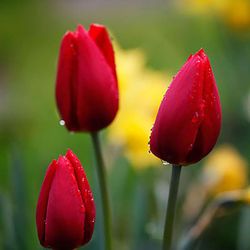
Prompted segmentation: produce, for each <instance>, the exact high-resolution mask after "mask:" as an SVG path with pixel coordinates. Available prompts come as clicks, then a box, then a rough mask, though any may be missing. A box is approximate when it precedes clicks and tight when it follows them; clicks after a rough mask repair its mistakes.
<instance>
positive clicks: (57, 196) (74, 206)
mask: <svg viewBox="0 0 250 250" xmlns="http://www.w3.org/2000/svg"><path fill="white" fill-rule="evenodd" d="M57 164H58V167H57V171H56V173H55V176H54V179H53V182H52V184H51V188H50V193H49V199H48V206H47V216H46V228H45V231H46V235H45V245H47V246H52V247H53V248H54V249H74V248H76V247H78V246H80V245H81V244H82V241H83V237H84V219H85V207H84V204H83V200H82V196H81V193H80V190H79V188H78V184H77V181H76V178H75V175H74V168H73V166H72V164H71V163H70V162H69V161H68V159H67V158H66V157H63V156H60V157H59V159H58V161H57Z"/></svg>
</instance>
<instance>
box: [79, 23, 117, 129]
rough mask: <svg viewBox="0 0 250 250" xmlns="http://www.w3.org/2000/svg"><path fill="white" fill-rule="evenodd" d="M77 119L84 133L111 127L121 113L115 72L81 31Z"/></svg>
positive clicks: (92, 42)
mask: <svg viewBox="0 0 250 250" xmlns="http://www.w3.org/2000/svg"><path fill="white" fill-rule="evenodd" d="M76 33H77V40H76V43H77V48H78V54H77V56H78V57H77V61H78V74H77V93H78V95H77V96H76V98H77V100H76V102H77V111H76V112H77V117H78V123H79V127H80V130H83V131H97V130H99V129H102V128H104V127H106V126H108V125H109V124H110V123H111V122H112V121H113V119H114V118H115V115H116V113H117V110H118V89H117V85H116V80H115V77H114V75H113V72H112V69H111V68H110V66H109V65H108V63H107V61H106V59H105V58H104V56H103V54H102V53H101V51H100V50H99V48H98V47H97V46H96V44H95V42H94V41H93V39H92V38H90V36H89V35H88V33H87V32H86V31H85V30H84V29H83V27H82V26H79V27H78V29H77V32H76Z"/></svg>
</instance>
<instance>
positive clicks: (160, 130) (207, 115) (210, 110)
mask: <svg viewBox="0 0 250 250" xmlns="http://www.w3.org/2000/svg"><path fill="white" fill-rule="evenodd" d="M220 128H221V105H220V98H219V94H218V90H217V86H216V82H215V79H214V75H213V72H212V69H211V66H210V62H209V59H208V57H207V55H206V54H205V52H204V51H203V50H200V51H198V52H197V53H196V54H195V55H191V56H190V57H189V58H188V60H187V62H186V63H185V64H184V66H183V67H182V68H181V70H180V71H179V72H178V74H177V75H176V77H175V78H174V79H173V81H172V83H171V85H170V86H169V89H168V90H167V92H166V94H165V96H164V98H163V100H162V103H161V105H160V108H159V111H158V114H157V117H156V121H155V124H154V126H153V129H152V133H151V137H150V150H151V152H152V153H153V154H154V155H156V156H157V157H159V158H160V159H162V160H163V161H166V162H168V163H171V164H176V165H189V164H192V163H195V162H198V161H200V160H201V159H202V158H203V157H204V156H206V155H207V154H208V153H209V152H210V151H211V150H212V148H213V147H214V145H215V143H216V141H217V138H218V136H219V133H220Z"/></svg>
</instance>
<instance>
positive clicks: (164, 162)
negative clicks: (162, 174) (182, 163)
mask: <svg viewBox="0 0 250 250" xmlns="http://www.w3.org/2000/svg"><path fill="white" fill-rule="evenodd" d="M161 162H162V164H163V165H164V166H167V165H170V163H169V162H167V161H163V160H162V161H161Z"/></svg>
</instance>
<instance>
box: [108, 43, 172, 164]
mask: <svg viewBox="0 0 250 250" xmlns="http://www.w3.org/2000/svg"><path fill="white" fill-rule="evenodd" d="M115 51H116V65H117V74H118V81H119V91H120V109H119V112H118V115H117V118H116V119H115V121H114V122H113V124H112V125H111V126H110V128H109V130H108V136H107V138H108V141H109V143H111V145H114V146H115V147H117V146H118V147H121V148H122V149H123V153H124V154H125V156H126V157H127V158H128V160H129V161H130V162H131V163H132V164H133V165H134V166H135V167H137V168H143V167H147V166H152V165H155V164H157V163H158V160H157V159H156V157H154V156H153V155H152V154H149V147H148V141H149V135H150V129H151V128H152V125H153V123H154V119H155V116H156V113H157V110H158V107H159V105H160V102H161V99H162V97H163V94H164V92H165V91H166V88H167V83H168V82H169V81H168V78H167V76H166V74H163V73H161V72H159V71H156V70H152V69H149V68H148V67H146V59H145V55H144V53H143V51H142V50H140V49H133V50H127V51H125V50H122V49H120V48H119V47H118V46H116V50H115Z"/></svg>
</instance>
